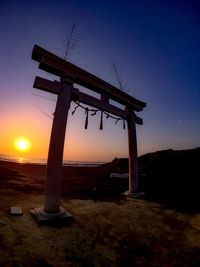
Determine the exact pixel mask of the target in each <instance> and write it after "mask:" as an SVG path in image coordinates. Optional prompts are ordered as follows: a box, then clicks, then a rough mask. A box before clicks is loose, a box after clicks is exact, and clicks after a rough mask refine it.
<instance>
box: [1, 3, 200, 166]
mask: <svg viewBox="0 0 200 267" xmlns="http://www.w3.org/2000/svg"><path fill="white" fill-rule="evenodd" d="M74 23H76V24H77V27H76V31H75V35H74V37H75V38H76V39H77V40H78V41H77V45H76V50H75V51H74V53H73V54H72V55H71V57H70V60H71V62H72V63H74V64H77V65H78V66H80V67H82V68H85V69H86V70H88V71H90V72H92V73H93V74H95V75H97V76H99V77H101V78H102V79H105V80H106V81H108V82H110V83H112V84H114V85H117V83H116V78H115V75H114V72H113V70H112V67H111V63H112V62H115V64H116V65H117V66H118V69H119V72H120V73H121V74H122V75H123V78H124V79H125V80H126V83H127V86H126V88H125V91H127V92H128V93H129V94H131V95H132V96H134V97H136V98H138V99H140V100H142V101H144V102H146V103H147V107H146V108H145V109H144V111H143V112H140V113H139V114H138V116H140V117H142V118H143V120H144V125H143V126H137V135H138V151H139V154H140V155H141V154H144V153H147V152H152V151H156V150H161V149H168V148H173V149H188V148H193V147H197V146H200V75H199V74H200V2H199V1H153V0H152V1H147V0H146V1H145V0H141V1H114V0H113V1H88V0H85V1H80V0H79V1H76V0H73V1H72V0H69V1H14V0H13V1H9V0H7V1H1V7H0V33H1V43H0V48H1V49H0V60H1V64H0V142H1V143H0V154H9V155H11V154H12V152H13V154H15V155H16V152H15V153H14V151H12V148H11V147H12V143H13V139H14V138H16V137H18V136H26V137H27V138H29V139H30V141H31V142H32V151H30V152H29V154H27V156H33V157H42V158H45V157H47V151H48V142H49V136H50V130H51V123H52V120H51V119H49V118H48V117H47V116H45V115H44V112H45V113H47V114H48V115H50V116H51V114H52V113H53V112H54V109H55V101H51V100H47V99H45V98H42V97H37V96H35V95H34V94H38V95H40V96H44V97H48V98H51V99H54V100H55V99H56V97H55V96H52V95H50V94H47V93H43V92H40V91H37V90H36V89H33V88H32V86H33V81H34V78H35V76H36V75H39V76H42V77H47V78H49V79H54V77H53V76H51V75H49V74H45V72H42V71H40V70H39V69H38V63H37V62H34V61H33V60H31V52H32V48H33V46H34V44H38V45H40V46H42V47H44V48H45V49H47V50H49V51H51V52H53V53H55V54H57V55H59V56H61V57H63V56H64V51H65V36H66V34H67V33H69V31H70V29H71V27H72V25H73V24H74ZM73 107H74V106H73V105H72V110H73ZM84 118H85V116H84V112H83V111H82V110H78V111H77V112H76V113H75V115H74V116H70V117H69V121H68V122H69V123H68V125H67V132H66V143H65V151H64V159H66V160H70V159H71V160H89V161H107V160H111V159H112V158H113V157H126V156H127V155H128V148H127V131H124V130H123V127H122V124H121V123H120V122H119V123H118V124H117V125H115V121H113V120H111V119H109V120H107V121H105V123H104V131H99V120H100V118H99V117H98V116H97V117H95V118H93V117H92V118H90V119H89V126H88V130H87V131H86V130H84ZM19 156H21V155H19Z"/></svg>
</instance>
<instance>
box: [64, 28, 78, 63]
mask: <svg viewBox="0 0 200 267" xmlns="http://www.w3.org/2000/svg"><path fill="white" fill-rule="evenodd" d="M75 29H76V23H74V24H73V25H72V28H71V31H70V33H69V35H66V50H65V56H64V59H65V60H66V59H68V58H69V57H70V56H71V54H72V53H73V52H74V50H75V47H76V42H77V39H74V38H73V35H74V33H75Z"/></svg>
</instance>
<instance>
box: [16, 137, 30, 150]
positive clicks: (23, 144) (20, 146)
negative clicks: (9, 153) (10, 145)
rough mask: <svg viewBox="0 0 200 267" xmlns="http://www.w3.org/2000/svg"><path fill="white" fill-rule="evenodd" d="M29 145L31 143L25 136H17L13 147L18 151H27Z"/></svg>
mask: <svg viewBox="0 0 200 267" xmlns="http://www.w3.org/2000/svg"><path fill="white" fill-rule="evenodd" d="M30 147H31V143H30V141H29V140H28V139H27V138H18V139H16V140H15V148H16V149H17V150H19V151H23V152H25V151H28V150H29V149H30Z"/></svg>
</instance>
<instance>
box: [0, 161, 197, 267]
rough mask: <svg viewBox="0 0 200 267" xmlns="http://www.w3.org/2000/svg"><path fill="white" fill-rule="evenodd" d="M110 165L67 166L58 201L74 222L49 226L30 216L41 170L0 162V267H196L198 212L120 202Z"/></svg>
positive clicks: (120, 188)
mask: <svg viewBox="0 0 200 267" xmlns="http://www.w3.org/2000/svg"><path fill="white" fill-rule="evenodd" d="M113 168H114V166H112V164H111V165H106V166H102V167H96V168H95V167H94V168H84V167H65V168H64V170H63V181H62V196H61V202H62V206H63V207H64V208H65V209H66V210H67V211H69V212H70V213H71V214H72V215H73V217H74V221H73V223H71V224H70V225H67V226H63V227H56V226H55V227H50V226H40V225H38V224H37V222H36V220H35V219H34V218H33V217H32V215H31V213H30V210H31V209H32V208H35V207H40V206H42V205H43V203H44V193H43V192H44V189H43V188H44V182H45V166H40V165H32V164H17V163H10V162H2V161H0V181H1V186H0V266H2V267H4V266H13V267H21V266H27V267H29V266H31V267H32V266H34V267H35V266H44V267H45V266H55V267H61V266H63V267H67V266H87V267H90V266H104V267H106V266H109V267H110V266H123V267H124V266H125V267H126V266H127V267H128V266H130V267H131V266H145V267H148V266H150V267H151V266H159V267H162V266H167V267H169V266H174V267H177V266H180V267H182V266H189V267H197V266H200V214H198V213H196V214H183V213H180V212H176V211H174V210H170V209H166V208H165V207H164V206H162V205H160V204H158V203H154V202H147V201H146V200H142V199H126V198H125V197H124V196H122V195H121V192H124V191H125V190H126V189H127V186H128V184H127V181H126V180H125V179H124V180H122V179H121V180H120V179H116V180H113V179H110V178H109V177H108V173H109V172H111V171H112V170H113ZM13 206H20V207H21V208H22V210H23V215H22V216H17V217H15V216H11V215H10V207H13Z"/></svg>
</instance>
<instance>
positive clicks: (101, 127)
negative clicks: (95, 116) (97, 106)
mask: <svg viewBox="0 0 200 267" xmlns="http://www.w3.org/2000/svg"><path fill="white" fill-rule="evenodd" d="M99 129H100V130H103V111H101V121H100V127H99Z"/></svg>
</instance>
